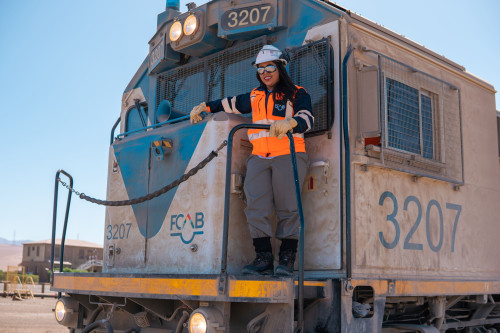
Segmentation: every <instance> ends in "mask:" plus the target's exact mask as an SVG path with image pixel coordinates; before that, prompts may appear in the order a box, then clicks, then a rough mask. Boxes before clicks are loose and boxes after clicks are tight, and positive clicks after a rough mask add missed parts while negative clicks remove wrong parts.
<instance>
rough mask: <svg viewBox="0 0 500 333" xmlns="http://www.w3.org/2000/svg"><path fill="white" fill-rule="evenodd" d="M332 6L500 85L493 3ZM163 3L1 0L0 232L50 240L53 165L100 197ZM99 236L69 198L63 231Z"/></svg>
mask: <svg viewBox="0 0 500 333" xmlns="http://www.w3.org/2000/svg"><path fill="white" fill-rule="evenodd" d="M186 2H187V1H181V10H182V11H185V10H186V6H185V5H184V4H185V3H186ZM201 3H202V2H197V4H198V5H199V4H201ZM337 3H338V4H339V5H341V6H343V7H345V8H347V9H350V10H352V11H354V12H356V13H358V14H361V15H362V16H364V17H366V18H368V19H370V20H372V21H375V22H377V23H379V24H381V25H383V26H385V27H386V28H389V29H391V30H393V31H395V32H397V33H399V34H402V35H404V36H406V37H408V38H410V39H412V40H413V41H415V42H418V43H420V44H422V45H425V46H426V47H428V48H430V49H431V50H433V51H435V52H437V53H438V54H442V55H444V56H446V57H447V58H449V59H451V60H453V61H455V62H457V63H459V64H461V65H463V66H465V67H466V69H467V70H468V71H469V72H471V73H472V74H474V75H476V76H478V77H480V78H482V79H484V80H486V81H488V82H490V83H492V84H493V85H494V86H495V87H496V88H497V89H498V87H500V68H499V66H498V59H499V56H498V55H499V54H500V37H499V36H498V34H497V33H498V32H499V31H500V23H499V21H498V19H497V15H498V14H499V13H500V2H499V1H496V0H477V1H475V2H474V3H473V4H472V5H471V2H470V1H465V0H458V1H449V0H441V1H430V0H422V1H418V2H414V1H412V2H410V1H400V0H380V1H373V0H370V1H369V0H356V1H354V0H353V1H347V0H346V1H337ZM164 7H165V0H147V1H137V0H135V1H132V0H106V1H102V0H87V1H68V0H45V1H39V0H15V1H14V0H12V1H8V0H0V114H1V118H2V121H1V124H2V125H1V126H0V128H1V130H0V140H1V142H2V149H1V156H2V158H1V161H2V162H1V163H0V175H1V182H0V189H1V190H0V237H2V238H7V239H11V240H12V239H13V237H14V233H15V238H16V239H17V240H21V239H22V240H41V239H49V238H50V237H51V225H52V203H53V191H54V176H55V173H56V171H57V170H58V169H64V170H66V171H68V172H70V173H71V174H72V175H73V177H74V179H75V187H76V188H77V189H78V190H79V191H82V192H85V193H86V194H88V195H90V196H93V197H97V198H105V196H106V181H107V163H108V161H107V160H108V147H109V136H110V130H111V127H112V125H113V124H114V122H115V121H116V119H117V118H118V116H119V112H120V102H121V96H122V93H123V90H124V88H125V87H126V85H127V83H128V82H129V80H130V79H131V78H132V76H133V75H134V73H135V71H136V70H137V68H138V67H139V66H140V64H141V63H142V61H143V60H144V58H145V56H146V55H147V52H148V44H147V42H148V41H149V39H150V38H151V37H152V36H153V34H154V33H155V32H156V16H157V14H159V13H160V12H162V11H163V9H164ZM498 105H499V102H498V101H497V109H500V107H499V106H498ZM60 196H62V197H64V198H65V196H66V192H64V191H62V189H61V190H60ZM62 204H63V202H61V204H60V208H59V211H60V212H62V211H63V210H64V208H63V206H62ZM59 222H62V219H61V218H60V220H59ZM61 230H62V227H61V224H59V226H58V232H57V234H58V235H60V232H61ZM103 235H104V208H103V207H100V206H96V205H93V204H90V203H87V202H84V201H82V200H80V199H78V198H76V197H74V196H73V201H72V208H71V212H70V219H69V227H68V233H67V237H68V238H71V239H77V238H79V239H81V240H86V241H91V242H95V243H101V244H102V242H103V237H104V236H103Z"/></svg>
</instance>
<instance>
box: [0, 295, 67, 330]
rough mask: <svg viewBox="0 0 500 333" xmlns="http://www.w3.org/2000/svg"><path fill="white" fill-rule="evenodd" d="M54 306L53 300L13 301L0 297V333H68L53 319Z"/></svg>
mask: <svg viewBox="0 0 500 333" xmlns="http://www.w3.org/2000/svg"><path fill="white" fill-rule="evenodd" d="M55 304H56V299H55V298H44V299H41V298H39V297H36V298H35V299H31V300H23V301H13V300H12V298H10V297H5V298H4V297H0V332H2V333H21V332H22V333H68V332H69V330H68V329H67V328H65V327H63V326H61V325H59V324H58V323H57V322H56V320H55V318H54V312H53V311H52V309H53V308H54V305H55Z"/></svg>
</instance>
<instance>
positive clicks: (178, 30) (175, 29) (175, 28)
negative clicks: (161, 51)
mask: <svg viewBox="0 0 500 333" xmlns="http://www.w3.org/2000/svg"><path fill="white" fill-rule="evenodd" d="M168 35H169V37H170V40H171V41H172V42H175V41H177V40H178V39H179V38H180V37H181V35H182V24H181V22H179V21H175V22H174V24H172V26H171V27H170V33H169V34H168Z"/></svg>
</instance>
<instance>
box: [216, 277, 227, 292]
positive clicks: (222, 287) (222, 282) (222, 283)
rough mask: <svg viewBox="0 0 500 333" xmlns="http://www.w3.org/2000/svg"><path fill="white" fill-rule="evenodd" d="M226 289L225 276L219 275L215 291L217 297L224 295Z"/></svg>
mask: <svg viewBox="0 0 500 333" xmlns="http://www.w3.org/2000/svg"><path fill="white" fill-rule="evenodd" d="M226 287H227V275H226V274H221V275H219V284H218V286H217V291H218V293H219V295H225V294H226Z"/></svg>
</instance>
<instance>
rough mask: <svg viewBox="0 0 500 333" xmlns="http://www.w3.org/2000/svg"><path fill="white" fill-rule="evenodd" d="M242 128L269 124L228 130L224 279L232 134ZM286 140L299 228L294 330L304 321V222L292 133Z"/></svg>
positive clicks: (223, 250)
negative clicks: (296, 316)
mask: <svg viewBox="0 0 500 333" xmlns="http://www.w3.org/2000/svg"><path fill="white" fill-rule="evenodd" d="M242 128H252V129H264V130H268V129H269V128H270V126H269V125H256V124H239V125H236V126H235V127H233V129H232V130H231V131H230V132H229V136H228V139H227V161H226V184H225V192H224V226H223V231H222V258H221V279H224V281H226V280H227V279H226V278H225V276H226V275H227V243H228V235H229V203H230V199H231V198H230V195H229V194H230V187H231V186H230V185H231V181H230V179H231V161H232V148H233V136H234V134H235V133H236V131H238V130H240V129H242ZM287 136H288V140H289V141H290V156H291V159H292V168H293V177H294V183H295V195H296V197H297V206H298V210H299V217H300V230H299V288H298V298H299V318H298V320H297V329H296V332H300V331H302V326H303V322H304V238H305V237H304V235H305V224H304V212H303V209H302V198H301V196H300V183H299V175H298V171H297V158H296V155H295V144H294V141H293V136H292V133H290V132H287Z"/></svg>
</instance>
